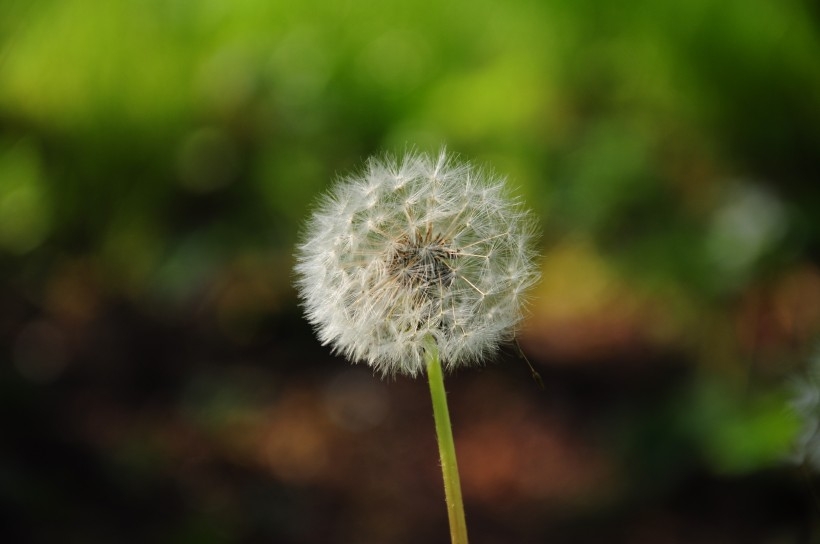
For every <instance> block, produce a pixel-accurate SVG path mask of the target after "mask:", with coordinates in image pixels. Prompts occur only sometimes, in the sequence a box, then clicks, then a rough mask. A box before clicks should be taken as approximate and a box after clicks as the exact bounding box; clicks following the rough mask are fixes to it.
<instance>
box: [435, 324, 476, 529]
mask: <svg viewBox="0 0 820 544" xmlns="http://www.w3.org/2000/svg"><path fill="white" fill-rule="evenodd" d="M425 356H426V359H427V377H428V380H429V382H430V395H431V396H432V398H433V417H434V419H435V421H436V436H437V437H438V451H439V455H440V456H441V472H442V474H443V475H444V498H445V500H446V501H447V515H448V516H449V518H450V539H451V541H452V543H453V544H467V523H466V521H465V520H464V503H463V502H462V500H461V482H460V481H459V478H458V465H457V464H456V446H455V443H454V442H453V430H452V427H451V426H450V411H449V410H448V409H447V393H446V392H445V391H444V375H443V373H442V371H441V361H440V360H439V354H438V346H437V345H436V342H435V340H433V339H432V338H428V339H427V341H426V342H425Z"/></svg>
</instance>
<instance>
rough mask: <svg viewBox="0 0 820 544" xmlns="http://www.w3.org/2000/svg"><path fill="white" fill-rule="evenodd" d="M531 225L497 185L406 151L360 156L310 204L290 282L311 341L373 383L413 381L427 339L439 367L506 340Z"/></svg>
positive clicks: (528, 264)
mask: <svg viewBox="0 0 820 544" xmlns="http://www.w3.org/2000/svg"><path fill="white" fill-rule="evenodd" d="M534 232H535V228H534V221H533V220H532V218H531V216H530V214H529V213H528V212H527V211H526V210H524V209H523V207H522V206H521V204H520V203H519V202H518V201H517V200H515V199H513V198H511V197H509V196H508V194H507V191H506V190H505V185H504V180H503V179H501V178H499V177H496V176H493V175H490V174H488V173H487V172H485V171H482V170H479V169H476V168H475V167H473V166H471V165H470V164H467V163H463V162H457V161H455V160H454V159H452V158H451V157H449V156H448V155H447V154H446V153H445V152H443V151H442V152H441V153H440V154H439V155H438V157H437V158H434V157H430V156H428V155H424V154H417V153H411V154H408V155H407V156H405V157H404V158H403V159H402V160H401V161H391V160H388V159H385V160H380V159H371V160H370V161H368V163H367V167H366V169H365V170H364V172H362V173H361V175H358V176H351V177H348V178H345V179H342V180H340V181H339V182H338V183H337V184H336V185H335V187H333V188H332V189H331V191H330V192H329V193H327V194H326V195H325V196H324V197H323V198H322V200H321V201H320V203H319V205H318V208H317V209H316V211H315V212H314V214H313V216H312V218H311V219H310V221H309V223H308V226H307V229H306V233H305V236H304V240H303V242H302V244H301V245H300V246H299V249H298V255H297V261H298V262H297V265H296V274H297V278H298V279H297V285H298V288H299V291H300V295H301V298H302V301H303V304H304V307H305V310H306V314H307V317H308V319H309V321H310V322H311V323H313V325H314V326H315V327H316V329H317V331H318V336H319V338H320V340H321V341H322V342H323V344H330V345H332V346H333V348H334V351H335V352H338V353H341V354H343V355H345V356H346V357H347V358H348V359H350V360H352V361H355V362H359V361H364V362H366V363H367V364H369V365H370V366H372V367H373V368H374V369H375V370H376V371H378V372H379V373H381V374H383V375H385V374H386V375H393V374H396V373H401V374H406V375H409V376H416V375H417V374H419V373H420V372H423V371H424V369H425V362H424V361H425V356H424V353H425V339H426V338H432V339H433V340H434V341H435V344H436V346H437V348H438V351H439V354H440V357H441V361H442V363H443V364H444V367H445V369H448V370H449V369H453V368H455V367H458V366H463V365H469V364H472V363H477V362H481V361H482V360H484V359H486V358H487V357H488V356H490V355H491V354H493V353H494V352H495V351H496V350H497V348H498V346H499V345H500V344H501V343H502V342H504V341H507V340H510V339H511V338H512V337H513V335H514V331H515V327H516V325H517V324H518V323H519V322H520V320H521V317H522V306H523V302H524V295H525V293H526V291H527V289H528V288H529V287H530V286H532V284H533V283H534V282H535V281H536V279H537V272H536V267H535V264H534V261H533V257H534V254H533V252H532V249H531V242H532V239H533V235H534Z"/></svg>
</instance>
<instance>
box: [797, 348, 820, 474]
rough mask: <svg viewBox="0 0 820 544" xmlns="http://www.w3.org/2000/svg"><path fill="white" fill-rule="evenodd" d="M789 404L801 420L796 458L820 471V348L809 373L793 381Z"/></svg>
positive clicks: (810, 362)
mask: <svg viewBox="0 0 820 544" xmlns="http://www.w3.org/2000/svg"><path fill="white" fill-rule="evenodd" d="M789 404H790V406H791V408H792V410H793V411H794V413H795V415H797V418H798V421H799V423H800V428H799V430H798V432H797V435H796V436H795V439H794V446H793V450H794V451H793V455H792V460H793V461H795V462H796V463H799V464H806V465H807V466H808V467H809V468H811V469H812V470H815V471H820V351H817V352H815V354H814V355H813V356H812V358H811V359H810V360H809V368H808V373H807V375H806V376H805V377H802V378H799V379H794V380H793V381H792V398H791V402H790V403H789Z"/></svg>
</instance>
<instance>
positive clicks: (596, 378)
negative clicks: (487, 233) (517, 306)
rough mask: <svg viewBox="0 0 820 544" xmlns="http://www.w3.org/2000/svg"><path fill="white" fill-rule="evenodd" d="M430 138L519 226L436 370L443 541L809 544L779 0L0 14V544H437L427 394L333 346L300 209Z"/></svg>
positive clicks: (122, 1) (799, 167)
mask: <svg viewBox="0 0 820 544" xmlns="http://www.w3.org/2000/svg"><path fill="white" fill-rule="evenodd" d="M443 145H446V146H447V147H448V149H449V150H451V151H453V152H456V153H459V154H460V155H461V156H462V157H465V158H468V159H470V160H473V161H475V162H476V163H478V164H482V165H487V166H489V167H491V168H492V169H494V170H496V171H497V172H500V173H502V174H505V175H507V176H508V177H509V179H510V182H511V183H512V184H513V185H514V186H515V187H517V188H518V192H519V193H520V194H521V195H522V196H523V197H524V198H525V200H526V201H527V203H528V205H529V206H530V207H532V208H533V209H534V210H535V211H536V212H537V214H538V215H539V217H541V218H542V224H543V232H544V235H543V238H542V246H543V247H542V254H543V260H542V267H543V279H542V282H541V284H540V286H539V287H538V288H536V289H535V292H534V294H533V302H532V306H531V313H530V316H529V318H528V320H527V322H526V324H525V325H526V326H525V328H524V330H523V331H522V332H521V334H520V335H519V339H520V343H521V345H522V347H523V349H524V351H525V352H526V353H527V354H528V355H529V358H530V359H531V361H532V363H533V365H534V366H535V367H536V368H537V370H538V371H539V372H540V373H541V375H542V377H543V379H544V382H545V385H546V388H545V390H543V391H542V390H540V389H539V388H538V387H537V385H536V384H535V382H534V381H533V380H532V379H531V378H530V375H529V371H528V370H527V368H526V365H525V364H524V363H523V362H522V361H521V360H520V359H519V358H518V356H517V355H516V353H515V350H514V349H512V348H509V349H506V350H504V351H503V352H502V354H501V355H500V356H499V358H498V360H497V361H492V362H490V363H488V364H487V365H486V366H485V367H483V368H479V369H467V370H463V371H460V372H459V373H458V374H456V375H453V376H451V377H449V378H448V389H449V392H450V399H451V411H452V417H453V420H454V425H455V436H456V443H457V448H458V452H459V456H460V463H461V468H462V476H461V477H462V483H463V487H464V495H465V501H466V509H467V520H468V526H469V527H470V530H471V532H472V540H473V542H476V543H479V544H481V543H508V542H520V543H537V542H553V543H561V542H573V543H587V542H589V543H592V542H602V541H606V542H637V543H662V542H675V543H690V542H691V543H696V542H744V543H749V542H761V543H764V542H765V543H791V542H820V523H818V512H820V507H818V506H817V503H816V501H814V499H812V492H813V491H815V492H816V490H817V489H818V486H820V481H818V480H817V479H816V478H815V477H814V476H812V475H811V474H810V473H808V472H805V471H803V470H801V468H800V467H799V466H796V465H793V464H790V463H789V462H788V456H789V453H790V448H791V443H792V441H793V439H794V436H795V433H796V432H797V429H798V425H799V422H798V421H797V420H796V418H795V417H794V415H793V414H792V413H791V412H790V411H789V409H788V397H789V391H790V388H789V383H790V380H791V379H792V378H791V377H793V376H796V375H799V374H800V373H801V372H803V366H804V363H805V361H806V360H807V357H808V354H809V353H810V352H811V351H812V350H813V344H814V341H815V338H816V336H817V333H818V332H819V331H820V213H818V212H820V10H818V8H817V5H816V4H815V3H812V2H809V1H805V0H782V1H779V2H772V1H769V0H744V1H740V0H727V1H723V2H716V1H706V0H675V1H671V2H662V3H657V2H649V1H644V0H636V1H632V2H628V3H605V2H596V1H590V0H574V1H569V0H543V1H534V0H529V1H528V0H511V1H509V2H489V1H482V0H478V1H476V0H474V1H471V2H467V1H459V0H456V1H453V2H427V1H422V0H415V1H412V2H382V3H368V2H355V1H353V0H339V1H331V0H320V1H305V2H301V3H297V2H288V3H286V2H283V1H263V0H238V1H234V2H227V1H226V2H218V1H216V0H208V1H200V2H194V1H191V0H170V1H161V2H160V1H151V0H148V1H137V0H119V1H112V2H100V1H94V0H60V1H58V0H36V1H28V2H25V1H22V0H7V1H5V2H3V3H2V4H0V274H1V275H0V363H2V364H0V422H2V427H0V428H2V435H3V436H2V438H0V540H3V541H5V542H82V543H97V542H99V543H104V542H125V543H127V542H168V543H183V542H197V543H200V542H201V543H211V542H212V543H230V542H242V543H246V542H247V543H251V542H277V543H321V542H339V543H347V542H356V543H371V542H373V543H376V542H382V543H405V542H407V543H411V542H430V543H438V542H442V543H443V542H446V541H447V540H446V539H447V520H446V511H445V508H444V502H443V491H442V490H441V484H440V474H439V468H438V458H437V450H436V445H435V438H434V434H433V427H432V417H431V411H430V406H429V399H428V398H427V390H426V385H425V384H424V383H423V382H422V381H420V380H417V381H412V380H409V379H405V378H398V379H396V380H393V381H389V380H388V381H381V380H379V379H378V378H377V377H374V376H372V374H371V372H370V371H368V369H367V368H366V367H361V366H352V365H349V364H348V363H347V362H345V361H344V360H342V359H340V358H334V357H331V356H330V354H329V350H328V349H327V348H325V347H322V346H320V345H318V342H317V341H316V340H315V338H314V336H313V333H312V331H311V330H310V328H309V326H308V325H307V323H306V322H305V321H304V319H303V318H302V316H301V312H300V310H299V308H298V306H297V299H296V294H295V292H294V290H293V288H292V286H291V284H292V275H291V266H292V256H291V255H292V251H293V245H294V243H295V242H296V241H297V239H298V232H299V225H300V223H301V222H302V221H303V220H304V218H305V217H306V215H307V214H308V213H309V210H310V204H311V202H312V201H313V200H314V199H315V198H316V196H317V195H318V194H319V193H321V191H322V190H324V189H325V188H326V187H327V186H328V184H329V183H330V182H331V181H332V180H333V179H334V178H335V177H336V176H338V175H344V174H346V173H348V172H350V171H351V170H355V169H356V168H358V167H360V166H361V165H362V163H363V161H364V160H365V159H366V158H367V157H368V156H370V155H371V154H374V153H380V152H384V151H388V152H394V153H401V152H402V151H404V150H406V149H408V148H410V147H415V148H418V149H421V150H425V151H432V152H435V151H437V150H438V149H439V148H440V147H441V146H443Z"/></svg>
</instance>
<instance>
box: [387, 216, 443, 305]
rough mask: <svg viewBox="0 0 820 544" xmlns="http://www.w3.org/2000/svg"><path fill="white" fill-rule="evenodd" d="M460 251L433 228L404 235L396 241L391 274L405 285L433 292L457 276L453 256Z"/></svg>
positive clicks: (391, 259)
mask: <svg viewBox="0 0 820 544" xmlns="http://www.w3.org/2000/svg"><path fill="white" fill-rule="evenodd" d="M457 255H458V252H457V251H456V250H455V249H454V248H453V247H452V246H450V244H449V241H448V240H447V239H446V238H445V237H444V236H441V235H438V236H434V235H433V233H432V229H430V228H428V229H427V231H426V232H416V233H414V235H413V236H408V235H405V236H402V237H401V238H400V239H399V240H398V241H397V242H396V244H395V246H394V249H393V252H392V255H391V258H390V260H389V265H388V267H389V271H390V274H391V275H392V276H393V277H394V278H395V279H396V280H397V281H398V282H399V283H400V284H402V285H404V286H405V287H408V288H411V289H414V290H418V291H419V292H421V293H423V294H425V295H426V296H432V295H433V293H435V292H438V290H439V289H441V288H448V287H450V285H452V283H453V280H454V279H455V269H454V267H453V265H452V262H453V259H455V258H456V257H457Z"/></svg>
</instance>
